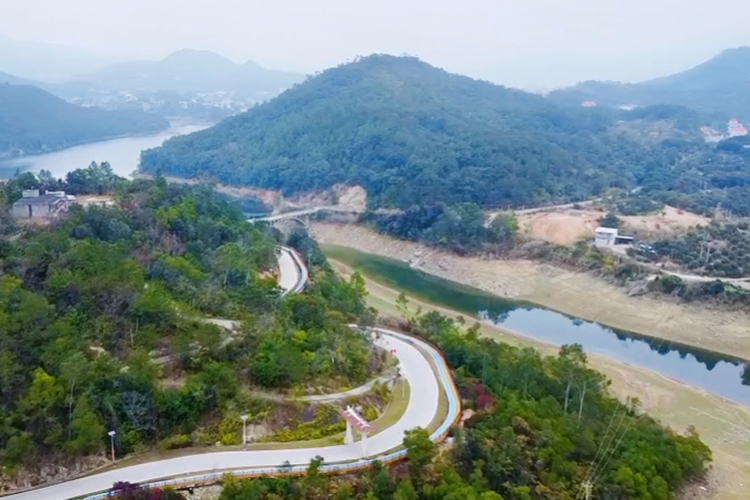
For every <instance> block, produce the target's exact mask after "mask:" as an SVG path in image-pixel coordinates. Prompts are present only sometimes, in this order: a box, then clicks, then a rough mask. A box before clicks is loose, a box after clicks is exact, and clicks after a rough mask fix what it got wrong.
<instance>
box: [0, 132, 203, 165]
mask: <svg viewBox="0 0 750 500" xmlns="http://www.w3.org/2000/svg"><path fill="white" fill-rule="evenodd" d="M212 125H213V124H211V123H207V122H205V121H200V120H192V121H191V120H169V126H168V127H166V128H163V129H159V130H154V131H151V132H139V133H131V134H121V135H115V136H109V137H100V138H98V139H95V140H91V141H83V142H77V143H75V144H69V145H67V146H65V147H63V148H57V149H51V150H49V151H35V152H33V153H30V154H25V155H23V156H0V168H14V167H16V168H22V166H21V165H14V164H15V163H22V162H24V161H25V160H29V159H31V160H33V159H34V158H37V157H39V156H45V155H51V154H55V153H60V152H62V151H67V150H69V149H73V148H77V147H81V146H89V145H91V144H97V143H100V142H108V141H116V140H119V139H140V138H145V137H157V136H160V135H168V134H170V133H171V132H173V131H175V130H179V129H181V128H184V127H193V126H196V127H206V128H208V127H211V126H212ZM176 135H182V134H173V135H171V137H175V136H176ZM3 178H4V177H0V179H3Z"/></svg>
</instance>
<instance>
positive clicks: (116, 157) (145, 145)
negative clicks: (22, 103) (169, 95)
mask: <svg viewBox="0 0 750 500" xmlns="http://www.w3.org/2000/svg"><path fill="white" fill-rule="evenodd" d="M204 128H206V126H205V125H181V126H174V127H172V128H170V129H168V130H165V131H164V132H160V133H159V134H155V135H145V136H137V137H122V138H119V139H111V140H108V141H101V142H92V143H89V144H83V145H81V146H75V147H72V148H68V149H63V150H61V151H55V152H54V153H48V154H43V155H36V156H25V157H22V158H13V159H12V160H7V161H3V162H0V179H3V178H8V177H13V175H14V174H15V172H16V171H17V170H19V169H20V170H21V171H22V172H32V173H34V174H38V173H39V171H40V170H48V171H50V172H51V173H52V176H53V177H55V178H57V179H60V178H63V179H64V178H65V175H66V174H67V173H68V172H70V171H73V170H76V169H79V168H86V167H88V166H89V165H90V164H91V162H92V161H95V162H97V163H101V162H104V161H107V162H109V164H110V165H111V166H112V170H114V172H115V173H116V174H117V175H119V176H122V177H128V178H129V177H130V176H131V175H132V173H133V172H134V171H135V170H136V169H137V168H138V161H139V160H140V157H141V151H143V150H146V149H151V148H155V147H158V146H161V145H162V144H163V143H164V141H166V140H167V139H169V138H170V137H174V136H176V135H183V134H189V133H191V132H196V131H198V130H202V129H204Z"/></svg>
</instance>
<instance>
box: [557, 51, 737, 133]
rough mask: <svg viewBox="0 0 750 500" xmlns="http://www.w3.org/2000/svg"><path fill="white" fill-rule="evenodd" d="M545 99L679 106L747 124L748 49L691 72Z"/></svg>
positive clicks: (589, 85) (584, 87) (578, 88)
mask: <svg viewBox="0 0 750 500" xmlns="http://www.w3.org/2000/svg"><path fill="white" fill-rule="evenodd" d="M549 97H550V99H553V100H557V101H562V102H568V103H578V104H580V103H581V102H583V101H596V102H597V103H598V104H606V105H613V106H620V105H629V104H636V105H644V106H645V105H651V104H679V105H683V106H687V107H689V108H692V109H695V110H697V111H701V112H704V113H711V114H718V115H721V117H722V118H729V117H737V118H741V119H744V120H747V121H750V47H738V48H734V49H727V50H725V51H723V52H721V53H720V54H718V55H717V56H716V57H714V58H712V59H710V60H708V61H706V62H705V63H703V64H700V65H698V66H696V67H694V68H691V69H688V70H686V71H683V72H681V73H677V74H674V75H669V76H665V77H662V78H656V79H654V80H649V81H646V82H642V83H637V84H624V83H617V82H598V81H587V82H583V83H581V84H578V85H575V86H573V87H570V88H567V89H562V90H558V91H554V92H551V93H550V94H549Z"/></svg>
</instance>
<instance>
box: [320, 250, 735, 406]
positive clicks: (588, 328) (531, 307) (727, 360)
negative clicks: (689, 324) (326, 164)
mask: <svg viewBox="0 0 750 500" xmlns="http://www.w3.org/2000/svg"><path fill="white" fill-rule="evenodd" d="M326 253H329V255H330V256H331V257H333V258H335V259H338V260H341V261H342V262H345V263H347V264H349V265H350V266H352V267H354V268H355V269H357V270H359V271H360V272H362V273H363V274H365V275H367V276H369V277H371V278H373V279H375V280H377V281H380V282H382V283H384V284H386V285H389V286H392V287H395V288H399V289H401V290H404V291H405V292H406V293H408V294H409V295H412V296H415V297H418V298H420V299H421V300H424V301H426V302H430V303H432V304H435V305H440V306H445V307H449V308H451V309H453V310H456V311H459V312H462V313H464V314H467V315H471V316H474V317H476V318H477V319H479V320H481V321H486V322H491V323H495V324H498V325H502V326H503V328H506V329H508V330H511V331H513V332H515V333H517V334H519V335H522V336H524V337H528V338H531V339H534V340H537V341H541V342H547V343H551V344H555V345H563V344H573V343H577V344H581V345H582V346H583V347H584V349H585V350H586V351H587V352H590V353H597V354H602V355H604V356H607V357H609V358H612V359H616V360H618V361H623V362H626V363H629V364H633V365H636V366H641V367H644V368H649V369H652V370H654V371H657V372H659V373H661V374H663V375H666V376H668V377H670V378H673V379H676V380H679V381H681V382H685V383H687V384H690V385H692V386H696V387H700V388H702V389H705V390H707V391H710V392H713V393H715V394H718V395H720V396H723V397H726V398H728V399H731V400H733V401H736V402H738V403H742V404H746V405H749V406H750V387H748V386H747V385H746V384H748V383H750V368H749V367H748V366H747V365H746V363H745V361H744V360H741V359H739V358H733V357H731V356H726V355H723V354H719V353H715V352H712V351H706V350H703V349H699V348H696V347H692V346H687V345H684V344H679V343H675V342H670V341H667V340H664V339H659V338H656V337H650V336H647V335H639V334H635V333H632V332H626V331H623V330H617V329H613V328H609V327H606V326H603V325H601V324H598V323H594V322H590V321H584V320H581V319H580V318H574V317H571V316H567V315H565V314H561V313H559V312H556V311H552V310H549V309H545V308H543V307H540V306H537V305H535V304H530V303H525V302H518V301H513V300H509V299H504V298H501V297H497V296H494V295H490V294H488V293H485V292H483V291H481V290H478V289H475V288H471V287H466V286H463V285H460V284H456V283H453V282H450V281H447V280H443V279H441V278H437V277H434V276H432V275H428V274H425V273H423V272H421V271H418V270H415V269H412V268H410V267H409V266H408V265H407V264H404V263H402V262H399V261H396V260H392V259H386V258H383V257H378V256H374V255H368V254H363V253H360V252H356V251H352V250H349V249H341V248H336V247H330V248H326Z"/></svg>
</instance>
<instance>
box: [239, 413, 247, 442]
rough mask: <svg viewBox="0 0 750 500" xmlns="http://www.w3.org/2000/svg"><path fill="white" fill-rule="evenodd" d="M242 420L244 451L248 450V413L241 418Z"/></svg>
mask: <svg viewBox="0 0 750 500" xmlns="http://www.w3.org/2000/svg"><path fill="white" fill-rule="evenodd" d="M240 418H241V419H242V449H243V450H244V449H247V413H245V414H243V415H241V416H240Z"/></svg>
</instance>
